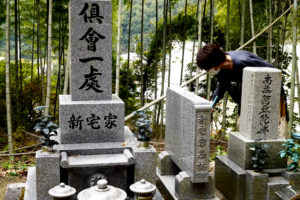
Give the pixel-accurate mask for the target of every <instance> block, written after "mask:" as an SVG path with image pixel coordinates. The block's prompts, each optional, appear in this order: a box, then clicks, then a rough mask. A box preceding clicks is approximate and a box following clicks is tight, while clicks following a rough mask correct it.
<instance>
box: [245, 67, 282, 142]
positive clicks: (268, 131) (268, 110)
mask: <svg viewBox="0 0 300 200" xmlns="http://www.w3.org/2000/svg"><path fill="white" fill-rule="evenodd" d="M280 88H281V71H280V70H278V69H274V68H267V67H246V68H245V69H244V72H243V88H242V106H241V120H240V121H241V130H240V132H241V135H244V136H245V137H247V138H249V139H252V140H255V139H277V138H278V122H279V101H280Z"/></svg>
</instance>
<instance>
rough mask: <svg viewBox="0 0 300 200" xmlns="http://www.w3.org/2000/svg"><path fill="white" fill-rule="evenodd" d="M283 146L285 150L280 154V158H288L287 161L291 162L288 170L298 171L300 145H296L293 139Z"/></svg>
mask: <svg viewBox="0 0 300 200" xmlns="http://www.w3.org/2000/svg"><path fill="white" fill-rule="evenodd" d="M282 146H283V147H285V149H283V150H281V151H280V152H279V154H280V157H281V158H283V157H287V159H288V160H289V161H290V164H289V165H288V166H287V167H286V169H287V170H288V171H296V170H297V168H298V165H299V164H298V161H299V153H298V151H297V149H298V147H300V145H298V144H297V143H295V141H294V140H293V139H288V140H286V141H285V142H284V143H283V144H282Z"/></svg>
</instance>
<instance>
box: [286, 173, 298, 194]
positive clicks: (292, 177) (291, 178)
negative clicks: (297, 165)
mask: <svg viewBox="0 0 300 200" xmlns="http://www.w3.org/2000/svg"><path fill="white" fill-rule="evenodd" d="M282 176H283V177H284V178H285V179H286V180H287V181H288V182H289V184H290V185H292V186H293V187H295V188H297V189H298V190H299V189H300V171H299V170H298V171H296V172H289V171H286V170H283V171H282Z"/></svg>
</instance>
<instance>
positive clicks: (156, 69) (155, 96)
mask: <svg viewBox="0 0 300 200" xmlns="http://www.w3.org/2000/svg"><path fill="white" fill-rule="evenodd" d="M155 37H156V38H157V37H158V0H155ZM155 41H156V42H155V53H156V54H157V51H158V40H157V39H156V40H155ZM157 63H158V62H155V89H154V99H157V75H158V64H157ZM157 105H158V104H155V106H154V112H153V129H154V130H156V125H157V124H158V119H156V117H157V118H159V114H157V107H158V106H157Z"/></svg>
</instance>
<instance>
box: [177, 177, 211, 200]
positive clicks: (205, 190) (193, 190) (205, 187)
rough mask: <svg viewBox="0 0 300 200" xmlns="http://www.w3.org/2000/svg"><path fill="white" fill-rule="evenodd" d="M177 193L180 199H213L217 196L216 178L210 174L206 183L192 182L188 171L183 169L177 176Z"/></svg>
mask: <svg viewBox="0 0 300 200" xmlns="http://www.w3.org/2000/svg"><path fill="white" fill-rule="evenodd" d="M175 195H176V196H177V198H178V199H180V200H181V199H185V200H193V199H212V198H215V179H214V177H213V174H210V175H209V180H208V182H206V183H192V182H191V178H190V176H189V175H188V173H186V172H184V171H182V172H180V173H179V174H178V175H176V176H175Z"/></svg>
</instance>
